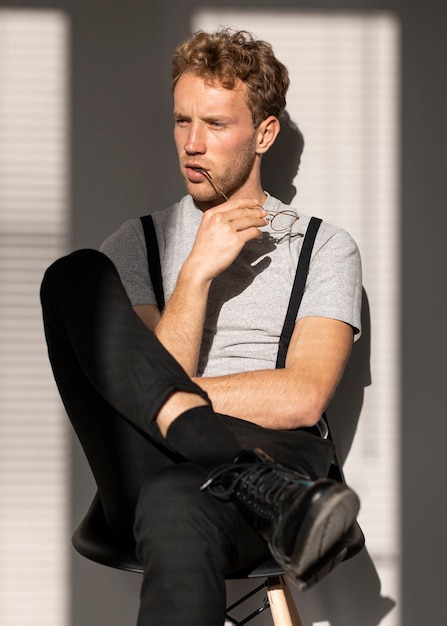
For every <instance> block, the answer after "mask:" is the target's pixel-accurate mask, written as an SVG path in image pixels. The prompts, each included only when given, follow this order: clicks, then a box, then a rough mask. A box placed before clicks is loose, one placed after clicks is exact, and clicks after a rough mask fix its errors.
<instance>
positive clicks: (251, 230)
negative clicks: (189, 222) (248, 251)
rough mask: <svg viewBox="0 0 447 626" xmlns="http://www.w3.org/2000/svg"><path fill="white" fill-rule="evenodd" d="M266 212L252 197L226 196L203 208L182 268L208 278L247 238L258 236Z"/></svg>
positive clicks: (224, 266) (221, 268)
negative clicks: (216, 203) (227, 197)
mask: <svg viewBox="0 0 447 626" xmlns="http://www.w3.org/2000/svg"><path fill="white" fill-rule="evenodd" d="M266 216H267V212H266V211H265V210H264V209H263V208H262V207H260V206H259V204H258V202H257V201H256V200H251V199H243V198H242V199H238V200H229V201H228V202H224V203H223V204H220V205H218V206H216V207H213V208H212V209H208V210H207V211H205V212H204V214H203V217H202V221H201V224H200V227H199V230H198V232H197V236H196V240H195V242H194V245H193V248H192V250H191V253H190V254H189V257H188V258H187V260H186V262H185V266H186V267H185V269H186V268H188V269H189V270H191V271H193V272H194V273H195V277H196V279H197V278H201V279H202V280H204V281H212V280H213V279H214V278H215V277H216V276H218V275H219V274H220V273H222V272H223V271H224V270H225V269H227V267H229V266H230V265H231V263H233V261H234V260H235V259H236V257H237V256H238V254H239V253H240V252H241V250H242V248H243V247H244V246H245V244H246V243H247V241H250V240H251V239H261V238H262V232H261V231H260V230H259V229H260V228H261V227H262V226H265V225H266V224H267V223H268V220H267V219H266Z"/></svg>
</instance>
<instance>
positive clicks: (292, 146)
mask: <svg viewBox="0 0 447 626" xmlns="http://www.w3.org/2000/svg"><path fill="white" fill-rule="evenodd" d="M303 149H304V137H303V134H302V133H301V131H300V129H299V128H298V126H297V125H296V124H295V123H294V122H293V121H292V120H291V118H290V115H289V114H288V112H287V111H285V112H284V114H283V116H282V117H281V132H280V133H279V135H278V137H277V138H276V141H275V143H274V144H273V146H272V147H271V148H270V150H269V151H268V152H267V153H266V154H265V155H264V156H263V158H262V163H261V180H262V185H263V187H264V189H265V190H266V191H268V192H269V193H270V194H271V195H272V196H274V197H275V198H279V200H281V201H282V202H284V203H285V204H290V203H291V202H292V200H293V198H294V197H295V194H296V187H295V186H294V185H293V180H294V178H295V176H296V175H297V173H298V169H299V167H300V162H301V155H302V154H303Z"/></svg>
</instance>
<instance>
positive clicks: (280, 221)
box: [192, 167, 300, 233]
mask: <svg viewBox="0 0 447 626" xmlns="http://www.w3.org/2000/svg"><path fill="white" fill-rule="evenodd" d="M192 169H194V170H195V171H196V172H200V173H201V174H203V175H204V176H205V177H206V178H207V179H208V180H209V182H210V183H211V185H212V187H213V189H214V191H215V192H216V193H218V194H219V195H221V196H222V198H224V199H225V200H229V198H228V196H227V195H226V194H225V193H224V192H223V191H222V189H221V188H220V187H219V186H218V185H216V183H215V182H214V180H213V179H212V177H211V174H210V173H209V171H208V170H206V169H204V168H203V167H194V168H192ZM259 208H260V209H263V210H266V209H264V207H262V206H261V205H259ZM267 214H268V220H269V223H270V226H271V229H272V230H274V231H275V232H277V233H283V232H285V231H287V230H290V229H291V228H292V226H293V225H294V224H295V222H297V221H298V220H299V219H300V218H299V215H297V214H296V213H295V211H292V210H290V209H285V210H284V211H267Z"/></svg>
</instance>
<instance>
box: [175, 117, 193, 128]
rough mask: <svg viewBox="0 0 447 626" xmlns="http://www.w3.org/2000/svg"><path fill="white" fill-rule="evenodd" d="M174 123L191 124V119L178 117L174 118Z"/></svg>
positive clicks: (177, 124) (178, 124)
mask: <svg viewBox="0 0 447 626" xmlns="http://www.w3.org/2000/svg"><path fill="white" fill-rule="evenodd" d="M174 123H175V125H176V126H180V127H183V126H187V125H188V124H189V120H187V119H186V118H185V117H176V118H174Z"/></svg>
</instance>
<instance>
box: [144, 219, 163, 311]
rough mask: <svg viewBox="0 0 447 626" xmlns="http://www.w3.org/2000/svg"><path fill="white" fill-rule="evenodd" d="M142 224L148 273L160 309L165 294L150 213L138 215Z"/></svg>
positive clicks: (161, 308)
mask: <svg viewBox="0 0 447 626" xmlns="http://www.w3.org/2000/svg"><path fill="white" fill-rule="evenodd" d="M140 220H141V223H142V224H143V230H144V238H145V239H146V250H147V263H148V267H149V275H150V277H151V281H152V286H153V288H154V291H155V297H156V298H157V304H158V308H159V309H160V311H162V310H163V309H164V307H165V294H164V291H163V279H162V276H161V266H160V252H159V249H158V241H157V235H156V232H155V227H154V220H153V219H152V215H144V216H143V217H140Z"/></svg>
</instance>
